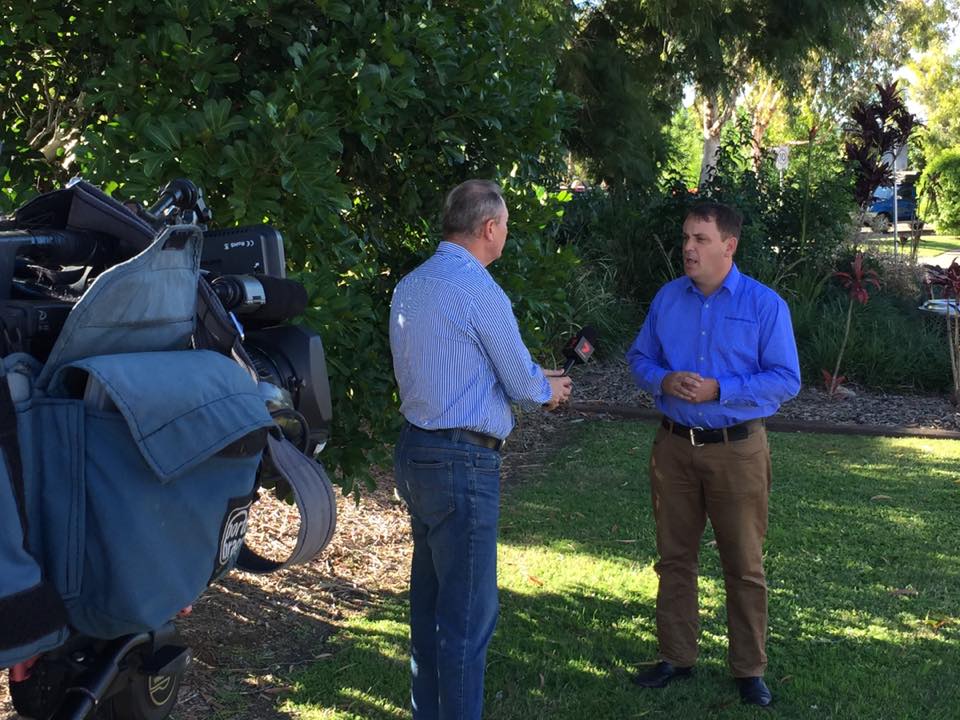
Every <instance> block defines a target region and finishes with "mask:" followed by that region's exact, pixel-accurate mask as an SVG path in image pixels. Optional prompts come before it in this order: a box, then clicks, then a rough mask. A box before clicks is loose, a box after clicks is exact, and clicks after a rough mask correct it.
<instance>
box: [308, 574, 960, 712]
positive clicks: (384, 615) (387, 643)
mask: <svg viewBox="0 0 960 720" xmlns="http://www.w3.org/2000/svg"><path fill="white" fill-rule="evenodd" d="M501 600H502V606H503V609H502V615H501V621H500V624H499V627H498V629H497V633H496V635H495V637H494V639H493V642H492V644H491V648H490V652H489V655H488V671H487V682H486V698H485V712H484V717H485V718H490V719H491V720H508V719H509V720H521V719H524V720H528V719H534V718H544V719H546V718H551V719H566V718H569V719H570V720H584V719H585V718H590V719H593V718H604V719H606V718H609V719H610V720H618V719H620V718H633V717H637V718H640V717H643V718H647V717H650V718H703V717H734V718H739V717H744V718H746V717H757V715H756V711H755V710H753V709H750V708H745V707H742V706H741V705H740V704H739V702H738V698H737V694H736V690H735V687H734V684H733V682H732V681H731V680H730V678H729V676H728V673H727V670H726V667H725V648H726V642H725V639H724V637H723V635H722V627H721V626H720V622H719V621H720V620H722V618H719V617H718V618H717V619H716V622H713V621H711V622H706V623H705V627H704V632H703V636H702V638H701V657H700V661H699V663H698V667H697V670H696V676H695V678H694V680H693V681H691V682H685V683H678V684H675V685H673V686H671V687H669V688H667V689H666V690H665V691H647V690H641V689H639V688H636V687H634V686H633V685H632V684H631V683H630V681H629V677H630V674H631V673H632V672H634V670H635V669H636V668H637V667H638V666H640V665H639V664H641V663H643V662H644V661H648V660H651V659H652V657H653V652H654V646H655V643H654V638H653V608H652V606H651V605H650V604H649V603H643V602H639V601H627V602H623V601H617V600H614V599H601V598H598V597H596V596H595V595H593V594H592V590H591V589H590V588H581V589H579V590H576V591H568V592H564V593H562V594H552V593H546V594H537V595H524V594H518V593H515V592H511V591H504V592H502V593H501ZM406 651H407V634H406V605H405V600H404V598H403V597H397V596H387V597H385V598H383V602H382V604H381V605H380V606H379V607H378V608H377V610H376V611H375V612H374V613H373V614H372V615H371V616H370V617H369V619H368V621H367V622H365V623H364V624H363V626H362V627H359V628H356V627H355V628H351V629H350V630H349V631H348V633H347V636H346V637H345V638H343V639H342V640H341V644H340V647H339V649H338V650H337V651H336V652H335V654H334V656H333V657H332V658H331V659H329V660H328V661H324V662H323V663H320V664H317V665H315V666H313V667H312V668H311V669H310V670H309V671H308V672H306V673H304V674H303V675H302V676H301V677H300V679H299V683H298V689H297V690H296V691H295V693H294V694H293V695H292V696H290V698H289V702H290V707H291V708H292V709H293V710H294V711H295V716H297V717H301V716H302V717H304V718H308V719H309V718H314V717H324V718H326V717H330V718H365V719H368V720H394V719H396V718H405V717H409V710H408V707H409V703H408V694H407V692H408V691H407V682H408V672H409V670H408V665H407V655H406ZM770 654H771V665H770V668H769V671H768V675H767V679H768V682H769V684H770V686H771V688H772V689H773V691H774V693H775V695H776V698H777V714H778V715H779V716H780V717H786V718H811V719H812V718H823V717H830V718H851V719H852V718H918V719H919V718H943V719H946V718H954V717H955V714H954V712H955V708H956V707H957V703H958V702H960V691H958V686H960V671H958V667H960V649H958V647H957V644H956V643H955V642H954V643H947V642H944V640H943V639H941V638H937V637H934V636H931V637H928V638H915V639H913V640H912V641H910V642H909V643H900V642H897V641H895V640H893V639H883V638H879V637H868V636H862V635H861V636H857V635H849V636H845V635H842V634H839V635H827V636H816V637H812V636H809V635H805V634H803V633H802V632H801V633H799V634H798V633H796V628H794V627H792V626H790V624H789V623H787V624H786V625H783V624H782V623H781V628H780V630H779V631H777V632H775V633H774V634H773V636H772V637H771V641H770Z"/></svg>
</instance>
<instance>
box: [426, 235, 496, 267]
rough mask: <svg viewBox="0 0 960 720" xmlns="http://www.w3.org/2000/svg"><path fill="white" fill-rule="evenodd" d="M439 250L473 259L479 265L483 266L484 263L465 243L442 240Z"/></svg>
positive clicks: (438, 246) (439, 251)
mask: <svg viewBox="0 0 960 720" xmlns="http://www.w3.org/2000/svg"><path fill="white" fill-rule="evenodd" d="M437 252H438V253H441V252H442V253H449V254H450V255H456V256H457V257H460V258H465V259H468V260H473V262H475V263H476V264H477V265H479V266H480V267H483V263H482V262H480V261H479V260H478V259H477V257H476V256H475V255H474V254H473V253H472V252H470V251H469V250H467V249H466V248H465V247H464V246H463V245H458V244H457V243H455V242H450V241H449V240H441V241H440V244H439V245H437ZM484 269H486V268H484Z"/></svg>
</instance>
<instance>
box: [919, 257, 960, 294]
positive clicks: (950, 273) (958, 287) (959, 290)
mask: <svg viewBox="0 0 960 720" xmlns="http://www.w3.org/2000/svg"><path fill="white" fill-rule="evenodd" d="M927 284H928V285H936V286H938V287H942V288H943V295H944V297H955V298H960V264H958V263H957V261H956V260H954V261H953V262H952V263H951V264H950V267H948V268H947V269H946V270H943V269H942V268H935V267H928V268H927Z"/></svg>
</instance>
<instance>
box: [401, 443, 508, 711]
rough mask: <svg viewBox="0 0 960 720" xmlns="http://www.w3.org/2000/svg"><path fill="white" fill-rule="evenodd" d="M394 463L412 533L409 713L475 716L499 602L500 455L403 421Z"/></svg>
mask: <svg viewBox="0 0 960 720" xmlns="http://www.w3.org/2000/svg"><path fill="white" fill-rule="evenodd" d="M394 463H395V465H394V469H395V474H396V482H397V491H398V492H399V493H400V496H401V497H402V498H403V500H404V502H405V503H406V505H407V508H408V510H409V511H410V525H411V529H412V532H413V562H412V564H411V567H410V669H411V671H412V681H411V693H410V694H411V701H412V705H413V718H414V720H479V718H480V715H481V712H482V710H483V676H484V671H485V670H486V658H487V645H489V643H490V638H491V636H492V635H493V629H494V627H495V626H496V624H497V612H498V609H499V602H498V599H497V519H498V516H499V512H500V453H499V452H497V451H495V450H489V449H487V448H483V447H480V446H478V445H470V444H467V443H463V442H453V441H451V440H448V439H446V438H443V437H438V436H437V435H434V434H431V433H427V432H424V431H422V430H419V429H417V428H415V427H413V426H412V425H409V424H407V425H404V428H403V430H402V431H401V433H400V439H399V441H398V442H397V448H396V453H395V457H394Z"/></svg>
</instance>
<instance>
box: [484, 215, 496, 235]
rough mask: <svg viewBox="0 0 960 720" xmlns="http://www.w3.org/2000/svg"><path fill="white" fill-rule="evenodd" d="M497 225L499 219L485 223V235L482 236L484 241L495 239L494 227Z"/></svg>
mask: <svg viewBox="0 0 960 720" xmlns="http://www.w3.org/2000/svg"><path fill="white" fill-rule="evenodd" d="M496 224H497V219H496V218H492V219H490V220H487V221H485V222H484V223H483V228H482V233H483V235H482V237H483V239H484V240H492V239H493V226H494V225H496Z"/></svg>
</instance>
